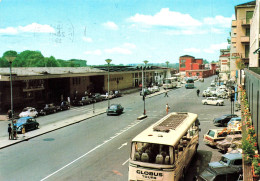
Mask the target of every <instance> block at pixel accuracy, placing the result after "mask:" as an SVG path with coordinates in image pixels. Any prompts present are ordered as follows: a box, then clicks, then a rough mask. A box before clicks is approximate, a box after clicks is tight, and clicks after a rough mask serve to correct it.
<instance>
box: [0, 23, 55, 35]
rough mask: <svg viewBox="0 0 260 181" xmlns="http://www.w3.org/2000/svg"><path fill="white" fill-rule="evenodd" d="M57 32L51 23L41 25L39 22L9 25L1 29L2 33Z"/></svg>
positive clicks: (0, 32)
mask: <svg viewBox="0 0 260 181" xmlns="http://www.w3.org/2000/svg"><path fill="white" fill-rule="evenodd" d="M24 32H25V33H26V32H28V33H55V30H54V28H52V27H51V26H50V25H41V24H38V23H32V24H29V25H26V26H18V27H7V28H5V29H0V34H18V33H24Z"/></svg>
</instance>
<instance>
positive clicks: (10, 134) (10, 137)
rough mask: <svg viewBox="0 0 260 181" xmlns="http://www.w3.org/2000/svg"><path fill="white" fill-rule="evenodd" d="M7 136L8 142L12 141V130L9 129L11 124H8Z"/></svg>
mask: <svg viewBox="0 0 260 181" xmlns="http://www.w3.org/2000/svg"><path fill="white" fill-rule="evenodd" d="M8 134H9V140H10V139H12V128H11V124H10V123H9V124H8Z"/></svg>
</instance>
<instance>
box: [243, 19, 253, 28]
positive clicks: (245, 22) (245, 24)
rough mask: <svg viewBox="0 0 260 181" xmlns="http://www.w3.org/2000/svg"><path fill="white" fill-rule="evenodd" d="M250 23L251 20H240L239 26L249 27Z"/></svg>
mask: <svg viewBox="0 0 260 181" xmlns="http://www.w3.org/2000/svg"><path fill="white" fill-rule="evenodd" d="M251 22H252V19H242V20H241V25H242V26H250V25H251Z"/></svg>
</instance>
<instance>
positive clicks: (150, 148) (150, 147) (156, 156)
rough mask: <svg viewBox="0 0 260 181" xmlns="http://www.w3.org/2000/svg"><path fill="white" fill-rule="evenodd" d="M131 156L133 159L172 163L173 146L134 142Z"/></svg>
mask: <svg viewBox="0 0 260 181" xmlns="http://www.w3.org/2000/svg"><path fill="white" fill-rule="evenodd" d="M131 158H132V159H133V160H134V161H140V162H148V163H156V164H167V165H169V164H171V165H172V164H173V161H174V158H173V148H172V147H171V146H168V145H160V144H153V143H143V142H134V143H133V145H132V157H131Z"/></svg>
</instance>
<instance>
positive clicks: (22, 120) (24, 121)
mask: <svg viewBox="0 0 260 181" xmlns="http://www.w3.org/2000/svg"><path fill="white" fill-rule="evenodd" d="M17 123H18V124H24V123H26V119H18V120H17Z"/></svg>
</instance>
